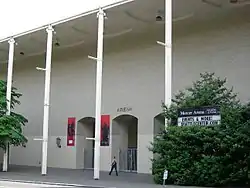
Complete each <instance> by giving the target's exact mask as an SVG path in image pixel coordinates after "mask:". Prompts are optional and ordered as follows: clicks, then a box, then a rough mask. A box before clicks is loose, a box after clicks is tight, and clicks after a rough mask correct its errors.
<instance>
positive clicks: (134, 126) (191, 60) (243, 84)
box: [0, 0, 250, 173]
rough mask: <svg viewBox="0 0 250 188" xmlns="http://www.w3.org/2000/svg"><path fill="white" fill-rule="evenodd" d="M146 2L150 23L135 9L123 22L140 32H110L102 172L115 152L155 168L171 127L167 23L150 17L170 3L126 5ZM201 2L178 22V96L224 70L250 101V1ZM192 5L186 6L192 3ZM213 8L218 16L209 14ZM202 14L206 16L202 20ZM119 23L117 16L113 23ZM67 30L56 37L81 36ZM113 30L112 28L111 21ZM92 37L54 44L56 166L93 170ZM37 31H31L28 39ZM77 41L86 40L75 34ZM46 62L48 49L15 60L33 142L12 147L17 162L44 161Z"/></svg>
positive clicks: (51, 153)
mask: <svg viewBox="0 0 250 188" xmlns="http://www.w3.org/2000/svg"><path fill="white" fill-rule="evenodd" d="M176 1H177V0H176ZM192 2H197V5H200V3H201V2H200V1H192ZM221 2H224V1H221ZM182 3H183V1H180V2H179V3H174V9H173V10H174V11H175V9H176V14H177V13H178V14H181V13H180V12H181V11H179V10H180V9H181V8H180V7H183V4H182ZM198 3H199V4H198ZM142 5H143V7H144V9H143V11H144V12H145V11H146V10H151V11H149V12H148V13H149V14H150V15H149V16H148V17H151V18H150V19H149V21H148V22H146V21H145V22H143V21H142V20H141V21H140V19H137V20H136V19H134V20H133V19H132V17H136V16H131V15H132V13H134V14H136V13H135V12H133V11H131V12H132V13H131V14H130V18H126V21H124V24H123V26H124V25H126V26H129V27H131V28H133V29H134V30H135V31H131V32H127V33H125V34H122V35H119V36H112V37H109V36H108V35H107V37H106V38H105V42H104V65H103V90H102V91H103V93H102V101H103V102H102V114H103V115H109V117H110V138H109V139H110V145H109V146H102V147H101V170H103V171H108V170H109V169H110V163H111V160H112V158H113V156H116V158H117V160H118V164H119V165H118V168H119V169H120V170H124V171H131V172H132V171H133V172H138V173H151V159H152V157H153V155H152V153H151V152H150V151H149V149H148V147H149V146H150V143H151V142H153V137H154V135H155V134H157V132H158V131H159V129H160V128H161V127H163V125H164V120H163V119H162V117H161V116H159V114H160V113H161V110H162V109H161V102H162V101H163V100H164V87H165V82H164V74H165V73H164V47H162V46H160V45H158V44H156V41H163V40H164V24H162V23H157V21H155V23H151V21H152V20H155V15H157V14H158V13H159V11H158V10H160V9H162V7H164V1H163V0H162V1H160V0H159V1H157V2H155V3H151V4H150V2H149V1H139V2H137V4H135V5H133V4H131V5H130V6H129V7H126V8H124V10H122V11H125V12H126V11H130V10H136V9H138V7H139V6H142ZM201 5H202V7H205V8H204V9H203V11H201V10H199V7H198V8H192V11H193V12H196V13H197V15H195V16H194V18H190V19H185V20H181V21H178V22H176V23H173V94H175V93H176V92H178V91H179V90H182V89H185V88H186V87H188V86H190V85H191V84H192V81H194V80H196V79H197V78H198V77H199V74H200V73H201V72H215V73H216V75H218V76H221V77H226V78H227V79H228V84H229V86H233V87H234V89H235V91H236V92H237V93H238V94H239V97H240V99H241V100H242V101H244V102H246V101H248V100H249V98H250V94H249V91H250V85H249V84H248V83H247V80H250V74H248V72H249V70H250V64H249V59H250V54H249V53H248V51H249V50H250V40H249V38H250V32H249V30H250V24H249V23H250V22H249V21H250V20H249V19H250V17H249V14H250V11H249V10H250V7H249V6H247V5H246V6H241V7H237V8H231V7H230V8H227V9H225V10H223V9H222V10H220V11H218V10H217V9H215V8H213V7H212V8H211V7H209V6H210V5H204V4H202V3H201ZM223 5H224V4H223ZM190 6H191V5H190ZM190 6H187V7H188V8H190ZM206 7H208V8H207V9H206ZM214 9H215V10H214ZM190 10H191V8H190ZM190 10H188V11H190ZM205 10H206V11H205ZM116 11H118V10H116ZM116 11H114V12H116ZM119 11H121V10H119ZM143 11H142V12H143ZM178 11H179V12H178ZM185 11H186V12H187V10H186V9H185ZM185 11H184V12H185ZM114 12H112V11H110V18H111V20H112V19H114V18H112V16H113V17H114V15H115V13H114ZM204 12H205V13H204ZM211 13H213V14H214V16H209V15H211ZM138 14H139V13H138ZM174 14H175V13H174ZM178 14H177V15H178ZM203 14H204V15H203ZM143 15H144V14H143ZM94 16H95V15H94ZM202 16H204V18H202V19H203V20H200V17H202ZM127 17H129V16H128V14H127ZM148 17H147V18H148ZM86 19H87V21H86V22H84V21H85V20H83V22H82V23H83V24H84V26H85V28H88V27H87V26H88V24H90V25H91V27H93V28H94V25H95V24H92V23H91V21H92V20H93V19H94V18H92V17H91V18H89V20H88V18H86ZM124 19H125V18H124ZM127 19H128V20H129V21H128V20H127ZM130 19H132V20H133V21H130ZM145 19H146V18H145ZM107 22H108V21H107ZM117 24H118V22H116V23H115V24H114V25H117ZM129 24H130V25H129ZM92 25H93V26H92ZM137 25H138V26H137ZM127 28H128V27H127ZM56 29H57V28H56ZM60 29H61V30H60ZM112 29H113V28H112ZM123 29H124V28H123ZM62 30H63V28H60V27H59V28H58V33H59V34H57V36H58V39H59V40H58V41H55V42H60V39H61V41H64V42H62V43H61V45H63V43H65V44H66V43H67V42H68V41H70V37H71V36H72V38H74V37H73V36H74V34H72V35H69V34H68V35H65V36H64V37H63V35H60V31H62ZM113 30H114V29H113ZM121 30H122V29H121ZM107 31H110V30H109V27H107ZM90 32H91V30H90ZM62 33H67V32H62ZM111 33H112V32H111ZM113 33H114V32H113ZM83 35H84V34H83ZM90 35H91V36H90V37H92V38H93V40H89V42H88V43H87V42H86V43H83V44H79V45H74V46H72V47H67V48H64V49H61V48H57V45H55V46H54V50H53V58H52V72H51V104H50V118H49V142H48V166H49V167H55V168H70V169H84V168H86V169H89V168H93V165H92V163H93V144H92V141H90V140H86V138H87V137H93V133H94V124H95V121H94V118H95V81H96V63H95V62H93V61H92V60H90V59H88V55H91V54H95V53H96V46H95V45H96V39H95V35H94V34H90ZM35 36H36V34H34V35H32V34H31V35H30V37H29V39H31V38H32V37H35ZM39 37H40V38H36V40H37V41H42V40H46V39H45V38H43V36H42V34H41V36H39ZM84 37H86V36H84ZM63 38H64V39H63ZM87 38H88V36H87ZM23 40H28V39H27V38H25V39H23ZM74 40H76V41H77V40H78V41H79V40H80V39H79V38H77V37H75V38H74ZM37 41H36V43H35V42H33V43H31V44H29V45H30V46H29V48H27V52H26V51H25V47H24V48H23V49H21V47H20V48H18V47H17V50H16V55H17V57H19V56H20V54H19V53H20V52H21V50H23V52H24V54H25V55H26V53H28V51H29V50H30V49H31V48H32V45H33V47H34V48H35V49H38V48H41V47H39V45H41V44H39V42H37ZM20 43H21V41H20ZM68 43H70V42H68ZM72 43H73V42H72ZM25 44H26V43H25ZM30 51H31V50H30ZM25 55H24V56H25ZM44 64H45V61H44V53H41V54H38V55H34V56H30V57H20V58H17V59H16V60H15V63H14V72H13V85H14V86H15V87H17V88H18V90H19V91H20V92H21V93H22V94H23V96H22V97H21V99H20V100H21V105H20V106H17V108H16V111H17V112H20V113H22V114H23V115H24V116H26V117H27V118H28V120H29V123H28V124H27V125H26V127H25V128H24V133H25V135H26V136H27V137H28V139H29V142H28V143H27V145H26V147H12V148H11V154H10V164H15V165H25V166H40V165H41V156H42V153H41V152H42V149H41V148H42V145H41V142H40V141H36V140H34V138H39V137H42V120H43V97H44V73H43V72H39V71H37V70H36V67H38V66H39V67H43V66H44ZM0 71H1V78H2V79H6V74H7V66H6V64H2V65H1V69H0ZM69 117H75V118H76V135H75V146H73V147H69V146H67V121H68V118H69ZM57 138H60V139H61V145H62V147H61V148H59V147H58V146H57V144H56V139H57ZM129 152H130V153H129ZM129 157H131V158H130V159H129ZM128 163H131V164H128Z"/></svg>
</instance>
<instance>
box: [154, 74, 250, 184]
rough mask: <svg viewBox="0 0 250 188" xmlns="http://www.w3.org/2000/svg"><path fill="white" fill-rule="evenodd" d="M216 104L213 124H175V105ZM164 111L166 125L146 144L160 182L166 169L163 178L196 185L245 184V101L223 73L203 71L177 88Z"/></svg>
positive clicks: (248, 126)
mask: <svg viewBox="0 0 250 188" xmlns="http://www.w3.org/2000/svg"><path fill="white" fill-rule="evenodd" d="M200 106H219V107H220V111H221V124H220V125H217V126H197V125H196V126H187V127H180V126H177V115H178V114H177V110H178V109H179V108H187V107H200ZM163 114H164V116H165V117H166V118H167V119H169V120H171V121H170V126H168V128H167V129H166V131H163V132H162V133H161V134H160V136H157V137H155V140H154V142H153V143H152V148H151V150H152V151H153V153H154V154H156V155H155V156H158V157H155V158H154V159H153V175H154V179H155V181H156V182H157V183H162V175H163V172H164V170H165V169H167V170H168V171H169V178H168V183H174V184H181V185H197V186H217V185H232V184H237V185H241V184H244V185H246V184H247V183H248V182H249V179H250V178H249V172H250V171H249V164H250V163H249V162H250V117H249V114H250V105H246V106H244V105H242V104H240V101H239V100H238V99H237V95H236V94H235V93H233V89H228V88H227V87H226V79H220V78H218V77H216V76H215V74H214V73H204V74H201V75H200V79H199V80H198V81H196V82H194V83H193V85H192V87H190V88H187V89H186V90H185V91H181V92H179V93H178V94H177V95H176V96H175V98H174V99H173V100H172V105H171V107H170V108H167V107H166V106H165V105H163Z"/></svg>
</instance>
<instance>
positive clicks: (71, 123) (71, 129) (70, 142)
mask: <svg viewBox="0 0 250 188" xmlns="http://www.w3.org/2000/svg"><path fill="white" fill-rule="evenodd" d="M75 126H76V118H74V117H70V118H68V127H67V146H75Z"/></svg>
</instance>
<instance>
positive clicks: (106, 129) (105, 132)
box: [101, 115, 110, 146]
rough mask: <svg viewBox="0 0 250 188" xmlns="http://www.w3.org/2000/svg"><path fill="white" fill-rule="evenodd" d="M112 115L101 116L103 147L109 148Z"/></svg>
mask: <svg viewBox="0 0 250 188" xmlns="http://www.w3.org/2000/svg"><path fill="white" fill-rule="evenodd" d="M109 140H110V115H102V116H101V146H109Z"/></svg>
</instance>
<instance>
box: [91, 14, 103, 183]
mask: <svg viewBox="0 0 250 188" xmlns="http://www.w3.org/2000/svg"><path fill="white" fill-rule="evenodd" d="M97 16H98V39H97V70H96V110H95V153H94V179H95V180H98V179H99V176H100V140H101V107H102V63H103V31H104V17H105V13H104V11H103V10H102V9H100V10H99V12H98V14H97Z"/></svg>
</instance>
